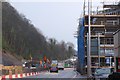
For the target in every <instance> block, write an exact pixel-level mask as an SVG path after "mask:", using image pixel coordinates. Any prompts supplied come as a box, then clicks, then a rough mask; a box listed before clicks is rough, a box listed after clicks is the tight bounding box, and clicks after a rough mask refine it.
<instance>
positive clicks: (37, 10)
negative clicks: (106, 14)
mask: <svg viewBox="0 0 120 80" xmlns="http://www.w3.org/2000/svg"><path fill="white" fill-rule="evenodd" d="M11 1H12V2H11ZM50 1H51V2H50ZM94 1H96V2H94V3H95V4H97V5H99V4H101V3H100V2H102V1H103V0H101V1H99V2H98V0H94ZM109 1H110V0H109ZM111 1H112V0H111ZM113 1H114V0H113ZM9 2H10V3H11V4H12V5H13V6H14V7H15V8H16V9H17V11H18V12H19V13H22V14H24V15H25V16H26V17H27V18H28V19H29V20H31V22H32V24H34V26H35V27H36V28H38V29H40V31H41V32H42V33H43V35H44V36H45V37H48V38H55V39H56V40H58V41H59V42H60V41H61V40H64V41H65V42H72V43H73V44H74V45H75V49H76V48H77V47H76V45H77V39H76V38H75V37H74V33H75V32H76V31H77V27H78V25H77V23H78V18H79V17H80V15H81V13H82V9H83V0H81V1H79V0H74V2H73V0H58V1H57V0H56V1H55V0H49V1H48V0H44V1H43V0H29V1H28V0H21V1H18V0H9Z"/></svg>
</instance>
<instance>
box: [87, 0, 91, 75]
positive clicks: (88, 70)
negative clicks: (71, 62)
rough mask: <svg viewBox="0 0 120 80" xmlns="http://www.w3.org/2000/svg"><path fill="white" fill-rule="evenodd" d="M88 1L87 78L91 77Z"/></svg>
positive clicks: (89, 9) (89, 10) (89, 8)
mask: <svg viewBox="0 0 120 80" xmlns="http://www.w3.org/2000/svg"><path fill="white" fill-rule="evenodd" d="M90 12H91V7H90V0H88V53H87V76H88V77H91V76H92V75H91V56H90V54H91V27H90V15H91V14H90Z"/></svg>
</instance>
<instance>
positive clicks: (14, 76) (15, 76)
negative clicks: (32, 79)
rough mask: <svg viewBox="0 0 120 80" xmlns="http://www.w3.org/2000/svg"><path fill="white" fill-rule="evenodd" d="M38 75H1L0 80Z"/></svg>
mask: <svg viewBox="0 0 120 80" xmlns="http://www.w3.org/2000/svg"><path fill="white" fill-rule="evenodd" d="M38 74H39V72H31V73H23V74H14V75H3V76H0V80H8V79H10V80H11V79H12V78H23V77H27V76H34V75H38Z"/></svg>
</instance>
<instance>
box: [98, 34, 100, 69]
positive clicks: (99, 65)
mask: <svg viewBox="0 0 120 80" xmlns="http://www.w3.org/2000/svg"><path fill="white" fill-rule="evenodd" d="M98 67H100V33H98Z"/></svg>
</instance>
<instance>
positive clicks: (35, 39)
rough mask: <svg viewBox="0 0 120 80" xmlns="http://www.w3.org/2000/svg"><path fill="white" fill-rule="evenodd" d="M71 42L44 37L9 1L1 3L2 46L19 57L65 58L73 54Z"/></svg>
mask: <svg viewBox="0 0 120 80" xmlns="http://www.w3.org/2000/svg"><path fill="white" fill-rule="evenodd" d="M71 44H72V43H65V42H64V41H61V42H58V41H57V40H56V39H54V38H49V39H46V37H45V36H44V35H43V34H42V33H41V32H40V31H39V30H37V29H36V28H35V26H34V25H33V24H31V22H30V20H29V19H27V18H26V17H25V16H23V15H22V14H20V13H19V12H18V11H17V10H16V9H15V8H14V7H12V6H11V5H10V4H9V3H7V2H4V3H2V48H3V51H8V52H10V53H11V54H12V55H17V56H19V57H20V59H22V58H23V59H31V57H32V58H33V59H36V60H40V59H43V56H46V57H47V58H48V59H58V60H63V59H67V58H69V57H70V56H72V55H73V53H74V49H73V45H72V46H71Z"/></svg>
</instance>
